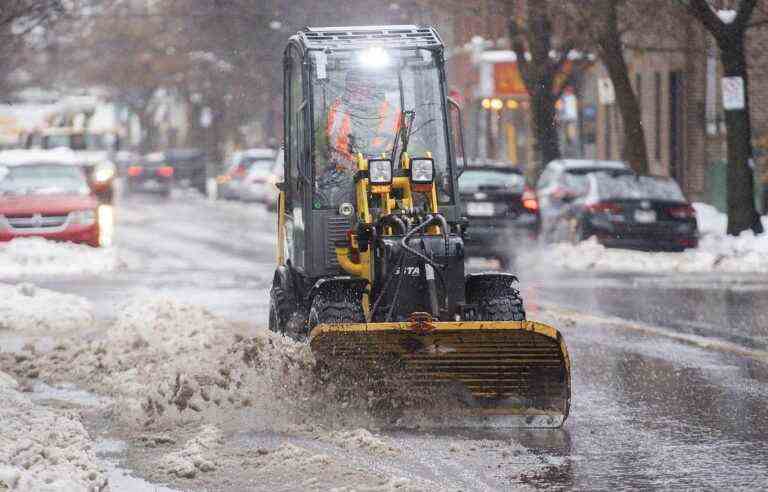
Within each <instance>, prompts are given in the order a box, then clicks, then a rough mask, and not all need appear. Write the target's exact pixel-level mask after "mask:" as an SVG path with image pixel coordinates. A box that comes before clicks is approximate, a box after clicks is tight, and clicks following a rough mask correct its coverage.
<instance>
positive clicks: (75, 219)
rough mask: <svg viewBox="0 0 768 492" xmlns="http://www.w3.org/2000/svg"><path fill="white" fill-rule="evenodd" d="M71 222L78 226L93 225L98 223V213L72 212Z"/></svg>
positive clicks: (87, 211) (89, 211) (92, 211)
mask: <svg viewBox="0 0 768 492" xmlns="http://www.w3.org/2000/svg"><path fill="white" fill-rule="evenodd" d="M69 222H70V223H71V224H77V225H93V224H95V223H96V212H95V211H94V210H78V211H76V212H70V214H69Z"/></svg>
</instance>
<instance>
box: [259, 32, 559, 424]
mask: <svg viewBox="0 0 768 492" xmlns="http://www.w3.org/2000/svg"><path fill="white" fill-rule="evenodd" d="M284 68H285V74H284V76H285V90H284V115H285V136H286V145H285V169H284V174H285V178H284V181H283V182H282V183H279V184H278V188H279V189H280V197H279V206H278V252H277V256H278V266H277V269H276V271H275V275H274V279H273V284H272V288H271V291H270V313H269V326H270V329H271V330H273V331H276V332H279V333H283V334H285V335H287V336H290V337H293V338H295V339H298V340H308V341H309V343H310V346H311V348H312V351H313V353H314V354H315V356H316V358H317V359H318V360H319V361H322V362H323V363H324V364H334V363H337V362H338V363H349V362H355V363H356V364H358V367H360V368H362V369H361V370H367V369H366V368H369V369H370V371H371V373H375V374H380V373H381V371H388V370H389V369H388V368H393V369H392V370H393V371H394V370H395V369H394V368H396V370H397V373H398V378H401V379H402V380H403V383H404V384H408V385H412V386H413V387H414V388H417V389H418V388H423V387H441V386H446V387H448V386H450V387H456V386H457V385H458V386H460V387H461V388H462V391H463V393H462V398H461V402H460V405H459V407H460V410H461V411H459V412H457V413H458V414H460V415H466V416H467V417H479V418H480V419H481V422H489V423H491V422H494V421H495V420H497V419H499V418H500V419H501V422H509V425H513V426H518V425H520V426H526V427H560V426H562V424H563V422H564V421H565V419H566V418H567V416H568V411H569V406H570V394H571V393H570V392H571V388H570V380H571V376H570V373H571V368H570V359H569V355H568V350H567V348H566V346H565V343H564V341H563V339H562V336H561V335H560V333H559V332H558V331H557V330H556V329H555V328H553V327H551V326H548V325H546V324H542V323H537V322H534V321H528V320H526V317H525V311H524V308H523V301H522V299H521V297H520V293H519V291H518V290H517V289H516V285H517V279H516V278H515V277H514V276H513V275H512V274H509V273H500V272H491V273H478V274H469V275H467V274H465V269H464V261H465V254H464V242H463V237H464V235H465V234H466V233H467V229H468V227H469V226H471V224H469V223H468V221H467V219H466V218H465V217H464V216H463V213H462V206H461V203H460V197H459V194H458V193H457V191H456V189H457V183H458V178H459V176H460V174H461V171H462V164H463V155H464V150H463V148H464V145H463V141H462V140H463V137H462V130H461V113H460V109H459V106H458V105H457V104H456V103H455V102H453V101H452V100H451V99H449V98H448V97H447V95H446V94H447V91H446V78H445V72H444V59H443V44H442V42H441V40H440V38H439V36H438V34H437V32H436V31H435V30H434V29H432V28H430V27H424V26H412V25H404V26H388V27H382V26H376V27H350V28H306V29H304V30H302V31H300V32H299V33H298V34H297V35H296V36H293V37H292V38H291V40H290V42H289V43H288V46H287V48H286V50H285V57H284ZM385 362H386V363H385Z"/></svg>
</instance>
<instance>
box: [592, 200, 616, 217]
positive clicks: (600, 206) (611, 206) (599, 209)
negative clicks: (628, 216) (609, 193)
mask: <svg viewBox="0 0 768 492" xmlns="http://www.w3.org/2000/svg"><path fill="white" fill-rule="evenodd" d="M587 210H589V211H590V212H592V213H597V214H599V213H604V214H620V213H621V212H623V211H624V209H623V208H622V207H621V205H619V204H616V203H611V202H598V203H593V204H592V205H589V206H588V207H587Z"/></svg>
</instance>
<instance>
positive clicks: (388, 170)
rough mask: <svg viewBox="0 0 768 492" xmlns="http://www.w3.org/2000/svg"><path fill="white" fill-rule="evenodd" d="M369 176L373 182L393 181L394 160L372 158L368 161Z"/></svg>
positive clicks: (378, 183) (380, 183) (387, 182)
mask: <svg viewBox="0 0 768 492" xmlns="http://www.w3.org/2000/svg"><path fill="white" fill-rule="evenodd" d="M368 176H369V178H370V180H371V184H375V185H387V184H390V183H391V182H392V161H390V160H389V159H371V160H369V161H368Z"/></svg>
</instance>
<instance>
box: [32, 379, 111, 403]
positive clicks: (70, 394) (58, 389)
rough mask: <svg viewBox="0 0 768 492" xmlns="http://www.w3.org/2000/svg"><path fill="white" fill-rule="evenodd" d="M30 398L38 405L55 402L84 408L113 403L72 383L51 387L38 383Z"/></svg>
mask: <svg viewBox="0 0 768 492" xmlns="http://www.w3.org/2000/svg"><path fill="white" fill-rule="evenodd" d="M29 398H30V399H31V400H32V401H33V402H36V403H40V402H44V401H51V400H55V401H59V402H66V403H70V404H74V405H79V406H83V407H96V406H102V405H107V404H109V403H111V402H112V399H111V398H107V397H104V396H98V395H96V394H94V393H91V392H90V391H85V390H82V389H80V388H78V387H77V386H76V385H74V384H72V383H61V384H58V385H56V386H50V385H48V384H46V383H43V382H37V383H35V385H34V386H33V387H32V393H31V394H30V395H29Z"/></svg>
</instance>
